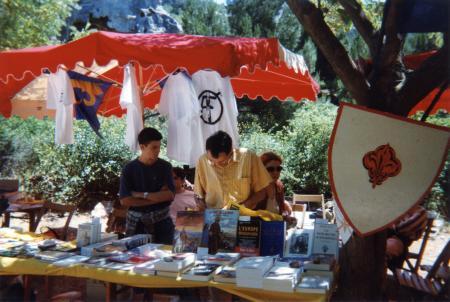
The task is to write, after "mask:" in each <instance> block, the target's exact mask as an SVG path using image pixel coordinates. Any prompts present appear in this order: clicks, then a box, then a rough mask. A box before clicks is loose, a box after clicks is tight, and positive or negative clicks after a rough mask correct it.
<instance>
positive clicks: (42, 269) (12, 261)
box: [0, 233, 327, 301]
mask: <svg viewBox="0 0 450 302" xmlns="http://www.w3.org/2000/svg"><path fill="white" fill-rule="evenodd" d="M2 235H5V234H2ZM6 237H16V238H17V237H22V239H25V240H36V239H38V238H39V236H36V235H35V234H32V233H23V234H17V233H16V234H8V235H6ZM41 239H42V238H41ZM0 275H44V276H71V277H78V278H89V279H95V280H101V281H105V282H111V283H117V284H123V285H128V286H134V287H145V288H193V287H207V286H208V287H215V288H218V289H221V290H223V291H226V292H229V293H231V294H233V295H236V296H240V297H242V298H244V299H248V300H250V301H293V300H295V301H326V300H327V296H326V295H323V294H303V293H296V292H293V293H284V292H275V291H266V290H263V289H253V288H243V287H237V286H236V285H235V284H226V283H218V282H214V281H209V282H202V281H189V280H181V279H180V278H178V279H174V278H168V277H158V276H150V275H141V274H135V273H133V272H129V271H120V270H112V269H102V268H96V267H88V266H83V265H80V264H77V265H73V266H69V267H58V266H55V265H52V264H49V263H45V262H42V261H39V260H37V259H34V258H26V259H25V258H10V257H0Z"/></svg>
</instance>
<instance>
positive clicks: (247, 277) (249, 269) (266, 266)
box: [236, 256, 274, 288]
mask: <svg viewBox="0 0 450 302" xmlns="http://www.w3.org/2000/svg"><path fill="white" fill-rule="evenodd" d="M273 263H274V257H270V256H269V257H247V258H242V259H241V260H239V261H238V262H237V263H236V284H237V286H239V287H251V288H262V287H263V279H264V275H265V274H266V273H267V272H268V271H269V270H270V269H271V268H272V266H273Z"/></svg>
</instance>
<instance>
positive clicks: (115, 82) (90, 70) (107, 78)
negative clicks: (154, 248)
mask: <svg viewBox="0 0 450 302" xmlns="http://www.w3.org/2000/svg"><path fill="white" fill-rule="evenodd" d="M77 66H78V67H81V68H83V69H86V70H87V71H89V72H92V73H93V74H95V75H97V76H98V77H102V78H104V79H106V80H108V81H111V82H113V83H114V84H116V85H117V86H119V87H120V88H122V84H120V83H119V82H117V81H116V80H113V79H111V78H109V77H107V76H104V75H102V74H100V73H97V72H95V71H93V70H92V69H90V68H88V67H85V66H83V65H80V64H77Z"/></svg>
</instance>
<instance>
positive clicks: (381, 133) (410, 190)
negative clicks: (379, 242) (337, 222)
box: [328, 103, 450, 236]
mask: <svg viewBox="0 0 450 302" xmlns="http://www.w3.org/2000/svg"><path fill="white" fill-rule="evenodd" d="M449 138H450V129H449V128H445V127H439V126H434V125H430V124H426V123H422V122H417V121H414V120H410V119H407V118H403V117H399V116H395V115H392V114H387V113H383V112H379V111H375V110H370V109H367V108H365V107H360V106H356V105H351V104H345V103H341V105H340V107H339V111H338V116H337V118H336V122H335V125H334V129H333V133H332V136H331V142H330V146H329V149H328V173H329V176H330V182H331V187H332V190H333V194H334V197H335V199H336V202H337V203H338V205H339V208H340V209H341V210H342V213H343V214H344V216H345V218H346V220H347V221H348V222H349V224H350V225H351V226H352V227H353V228H354V230H355V231H356V233H357V234H358V235H360V236H367V235H370V234H373V233H376V232H378V231H381V230H383V229H385V228H387V227H389V226H390V225H391V224H392V223H394V222H395V221H396V220H397V219H398V218H400V217H401V216H402V215H403V214H405V213H406V212H407V211H408V210H410V209H411V208H412V207H413V206H415V205H416V204H418V203H419V202H420V201H422V199H423V198H424V197H425V196H426V195H427V193H428V192H429V190H430V189H431V187H432V186H433V184H434V183H435V181H436V179H437V177H438V176H439V173H440V171H441V170H442V167H443V165H444V163H445V159H446V157H447V152H448V148H449V142H450V139H449Z"/></svg>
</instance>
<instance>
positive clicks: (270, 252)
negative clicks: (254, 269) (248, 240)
mask: <svg viewBox="0 0 450 302" xmlns="http://www.w3.org/2000/svg"><path fill="white" fill-rule="evenodd" d="M285 238H286V222H284V221H261V253H260V254H261V256H279V257H283V252H284V251H283V250H284V242H285Z"/></svg>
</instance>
